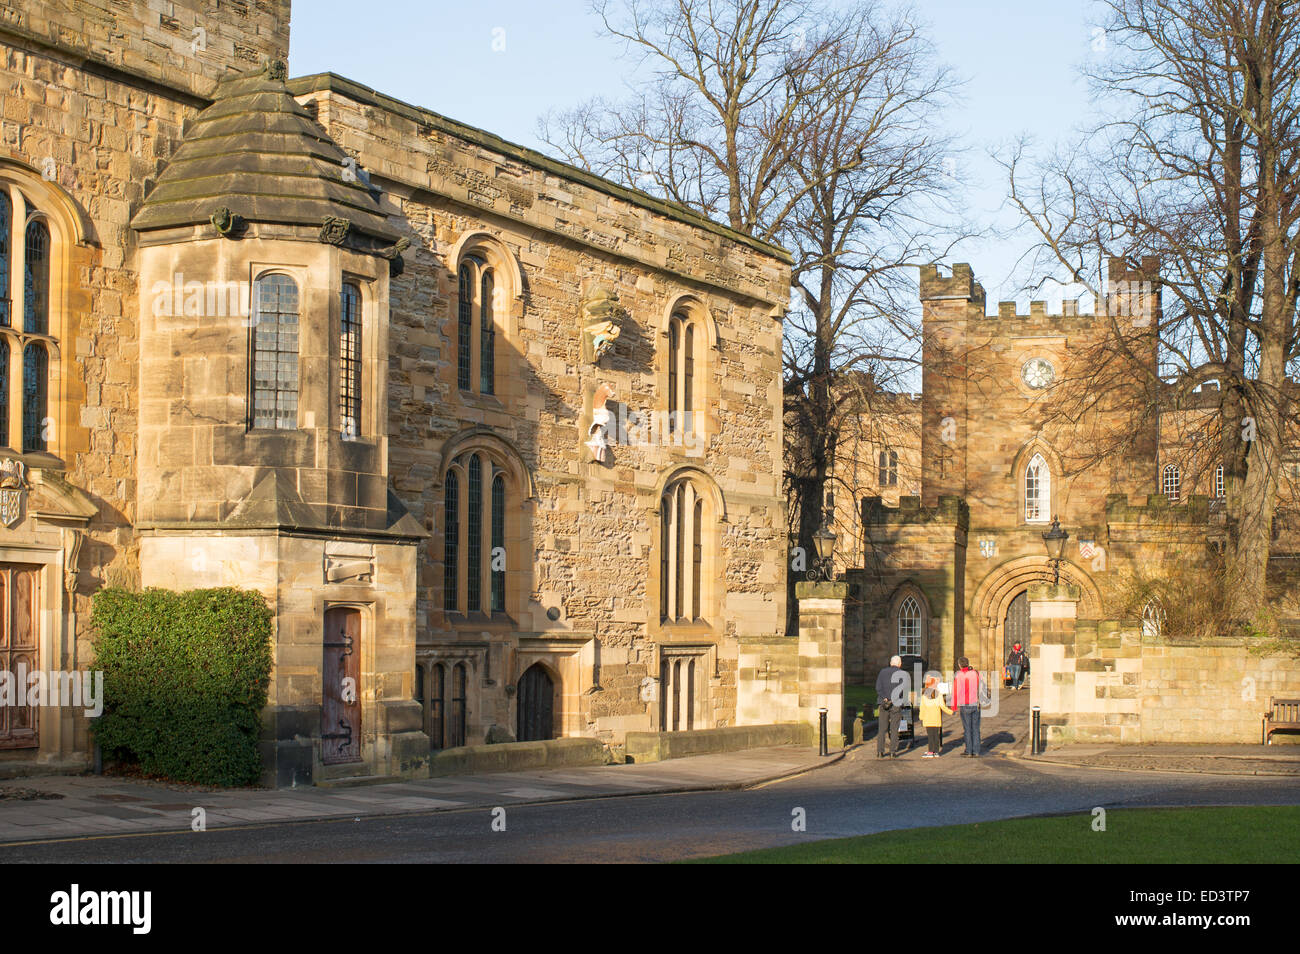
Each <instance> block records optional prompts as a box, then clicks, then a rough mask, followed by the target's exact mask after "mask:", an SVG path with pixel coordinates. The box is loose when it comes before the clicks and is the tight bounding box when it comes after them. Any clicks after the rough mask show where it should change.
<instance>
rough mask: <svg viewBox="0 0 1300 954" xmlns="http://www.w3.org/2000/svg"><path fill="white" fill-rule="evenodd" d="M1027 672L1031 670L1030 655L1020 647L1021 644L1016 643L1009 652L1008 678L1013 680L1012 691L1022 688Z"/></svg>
mask: <svg viewBox="0 0 1300 954" xmlns="http://www.w3.org/2000/svg"><path fill="white" fill-rule="evenodd" d="M1027 672H1029V657H1028V656H1026V655H1025V651H1024V650H1023V649H1021V648H1020V644H1019V643H1016V644H1015V645H1014V646H1012V647H1011V652H1009V653H1007V679H1008V680H1010V682H1011V691H1012V692H1015V691H1016V690H1017V689H1019V688H1020V684H1021V683H1022V682H1024V681H1025V673H1027Z"/></svg>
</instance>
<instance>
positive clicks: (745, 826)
mask: <svg viewBox="0 0 1300 954" xmlns="http://www.w3.org/2000/svg"><path fill="white" fill-rule="evenodd" d="M870 755H871V753H869V752H865V751H863V750H861V749H859V750H855V751H854V752H852V753H850V755H849V757H848V758H846V759H845V760H844V761H843V762H840V763H838V764H837V765H834V766H830V767H828V768H824V769H821V770H818V771H816V772H811V773H808V774H806V775H802V776H799V777H797V778H794V779H790V780H787V781H783V782H775V783H771V784H768V785H765V786H761V787H759V788H756V789H750V790H746V791H732V792H702V793H691V794H679V795H657V796H653V795H647V796H624V797H619V798H610V799H599V800H582V801H572V802H552V803H547V804H540V805H514V806H508V807H507V808H506V818H505V821H506V830H505V831H493V830H492V820H493V818H492V814H491V812H490V811H488V810H486V809H482V808H479V809H472V810H466V811H453V812H437V813H428V812H426V813H413V814H409V815H402V816H388V817H377V818H362V819H359V820H355V821H353V820H330V821H322V822H309V823H287V824H272V825H259V826H250V827H248V828H242V829H225V830H219V831H218V830H214V831H208V832H201V833H189V832H187V833H179V834H143V835H117V836H99V837H92V838H79V839H72V840H66V841H58V842H51V843H46V844H26V845H15V846H0V863H14V862H223V861H226V862H326V861H328V862H339V861H345V862H382V863H400V862H509V861H517V862H584V861H601V862H610V861H620V862H637V861H666V860H671V859H677V858H690V857H699V856H703V855H713V854H725V853H729V852H734V851H742V850H746V849H750V848H761V847H769V846H776V845H785V844H792V843H795V842H797V841H802V840H816V839H822V838H838V837H845V836H849V835H860V834H869V833H871V832H876V831H882V830H887V829H892V828H906V827H917V826H925V825H948V824H958V823H966V822H976V821H987V820H993V819H998V818H1007V817H1014V816H1018V815H1032V814H1041V813H1050V812H1064V811H1080V812H1086V811H1089V810H1090V809H1092V808H1093V807H1095V806H1097V805H1102V806H1106V807H1107V808H1122V807H1124V806H1147V805H1229V804H1266V805H1283V804H1286V805H1297V804H1300V786H1297V785H1296V784H1295V782H1294V780H1288V779H1284V778H1272V779H1270V778H1232V777H1225V776H1218V777H1212V776H1197V775H1175V774H1168V773H1163V774H1161V773H1142V772H1109V771H1102V770H1097V769H1077V768H1069V767H1065V766H1044V765H1037V764H1033V765H1031V764H1026V763H1024V762H1019V761H1013V760H1009V759H998V758H986V759H982V760H978V761H977V760H966V759H960V758H954V757H945V758H944V759H942V760H935V761H920V760H903V759H900V760H899V761H897V762H888V761H886V762H878V761H876V760H875V759H874V757H869V756H870ZM796 808H802V809H803V810H804V812H805V813H806V817H807V831H806V832H804V833H796V832H793V831H792V830H791V818H792V812H793V810H794V809H796ZM1085 823H1086V822H1085Z"/></svg>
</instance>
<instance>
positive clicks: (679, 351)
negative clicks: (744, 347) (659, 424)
mask: <svg viewBox="0 0 1300 954" xmlns="http://www.w3.org/2000/svg"><path fill="white" fill-rule="evenodd" d="M705 340H706V335H705V331H704V327H703V323H702V322H701V321H700V320H699V319H698V318H696V317H695V316H694V315H693V314H691V313H690V312H688V311H677V312H673V316H672V318H670V319H669V321H668V432H669V433H670V434H681V433H696V432H698V431H699V430H700V427H699V424H700V420H699V415H698V413H697V412H698V411H699V410H700V407H699V395H700V393H701V391H702V385H703V381H704V373H703V372H704V361H703V358H704V354H703V346H704V342H705Z"/></svg>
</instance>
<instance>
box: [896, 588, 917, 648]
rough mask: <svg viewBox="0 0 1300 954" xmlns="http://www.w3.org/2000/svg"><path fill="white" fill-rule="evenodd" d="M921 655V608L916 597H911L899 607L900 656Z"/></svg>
mask: <svg viewBox="0 0 1300 954" xmlns="http://www.w3.org/2000/svg"><path fill="white" fill-rule="evenodd" d="M920 653H921V607H920V605H919V604H918V603H917V602H916V597H913V596H909V597H908V598H907V599H905V600H903V602H902V603H901V604H900V605H899V607H898V654H899V655H900V656H907V655H913V656H916V655H920Z"/></svg>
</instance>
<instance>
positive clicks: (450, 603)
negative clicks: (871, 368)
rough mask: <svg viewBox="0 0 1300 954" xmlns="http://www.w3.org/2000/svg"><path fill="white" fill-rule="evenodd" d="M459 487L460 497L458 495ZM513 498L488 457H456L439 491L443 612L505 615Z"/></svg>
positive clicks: (496, 465)
mask: <svg viewBox="0 0 1300 954" xmlns="http://www.w3.org/2000/svg"><path fill="white" fill-rule="evenodd" d="M462 487H463V488H464V489H463V492H462ZM512 496H513V493H512V483H511V480H510V477H509V474H508V473H507V471H506V469H505V468H504V467H502V466H501V465H500V463H499V462H498V461H496V460H494V458H493V457H492V456H490V455H489V454H488V453H487V452H485V451H482V450H476V451H469V452H467V453H464V454H461V455H459V456H457V457H456V459H455V460H453V461H452V463H451V465H450V466H449V467H448V470H447V476H446V479H445V481H444V485H443V500H444V504H445V507H446V510H445V518H444V526H445V527H446V529H445V531H444V534H443V601H442V602H443V609H445V610H447V611H449V612H461V613H488V614H491V613H504V612H507V611H508V608H507V598H508V596H509V593H508V588H507V575H506V567H507V540H508V537H509V533H510V532H511V531H510V529H509V526H508V522H507V517H508V514H507V512H506V507H507V501H509V500H510V499H511V498H512Z"/></svg>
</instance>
